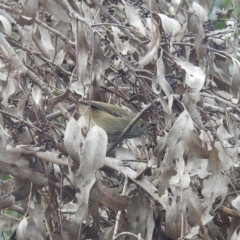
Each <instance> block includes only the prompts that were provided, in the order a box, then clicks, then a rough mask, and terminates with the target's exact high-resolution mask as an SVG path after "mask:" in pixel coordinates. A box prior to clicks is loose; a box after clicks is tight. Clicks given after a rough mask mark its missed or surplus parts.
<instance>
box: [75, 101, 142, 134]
mask: <svg viewBox="0 0 240 240" xmlns="http://www.w3.org/2000/svg"><path fill="white" fill-rule="evenodd" d="M89 104H90V105H91V111H92V112H91V115H90V109H89V108H88V107H89ZM79 108H80V112H81V113H82V114H83V116H84V118H85V121H86V122H88V121H89V119H90V116H91V118H92V120H93V122H94V123H95V124H96V125H98V126H99V127H101V128H103V129H104V130H105V132H106V133H107V135H108V137H109V138H111V139H116V138H117V137H118V136H119V135H120V134H121V133H122V132H123V131H124V129H125V128H126V127H127V126H128V125H129V123H130V122H131V121H132V120H133V118H134V117H135V116H136V115H135V114H134V113H132V112H129V111H127V110H125V109H123V108H121V107H118V106H116V105H113V104H108V103H104V102H98V101H91V102H90V103H89V102H85V101H80V102H79ZM92 125H93V124H92V123H91V126H92ZM145 133H146V131H145V128H144V121H143V120H142V119H140V120H138V121H137V122H136V124H134V126H133V127H132V128H131V129H130V131H129V132H128V133H127V134H125V136H124V138H125V139H130V138H135V137H140V136H142V135H144V134H145Z"/></svg>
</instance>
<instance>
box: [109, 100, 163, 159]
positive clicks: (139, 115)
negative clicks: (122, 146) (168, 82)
mask: <svg viewBox="0 0 240 240" xmlns="http://www.w3.org/2000/svg"><path fill="white" fill-rule="evenodd" d="M159 102H160V100H159V99H155V100H153V102H152V103H150V104H148V105H147V106H146V107H145V108H144V109H142V110H141V112H139V114H137V115H136V117H135V118H134V119H133V120H132V121H131V122H130V123H129V124H128V126H127V127H126V128H125V129H124V131H123V132H122V133H121V134H120V135H119V136H118V137H117V139H116V140H115V141H114V142H113V143H112V144H111V145H110V147H108V149H107V154H109V153H110V152H111V151H112V150H113V149H114V148H115V147H116V146H117V145H118V143H119V142H120V141H121V140H122V139H123V137H124V136H125V135H126V134H127V133H128V132H129V131H130V130H131V128H132V127H133V126H134V124H135V123H136V122H137V121H138V120H139V119H140V118H141V117H142V116H143V114H144V113H145V112H147V111H148V110H149V109H150V108H151V107H152V106H154V105H155V104H156V103H159Z"/></svg>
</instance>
